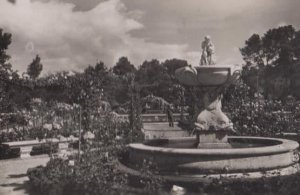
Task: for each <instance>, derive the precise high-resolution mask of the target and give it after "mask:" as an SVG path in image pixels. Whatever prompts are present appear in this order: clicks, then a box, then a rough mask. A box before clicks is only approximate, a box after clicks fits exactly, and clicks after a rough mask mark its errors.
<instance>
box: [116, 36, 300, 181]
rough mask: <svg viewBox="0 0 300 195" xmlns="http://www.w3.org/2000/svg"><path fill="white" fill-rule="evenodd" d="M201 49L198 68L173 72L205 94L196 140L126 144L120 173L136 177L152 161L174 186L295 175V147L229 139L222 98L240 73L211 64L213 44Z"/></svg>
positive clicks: (271, 140) (279, 141) (280, 142)
mask: <svg viewBox="0 0 300 195" xmlns="http://www.w3.org/2000/svg"><path fill="white" fill-rule="evenodd" d="M206 41H207V40H206ZM209 42H210V39H209ZM205 44H206V45H205ZM209 47H211V48H209ZM202 48H203V50H207V51H203V53H202V57H201V65H200V66H197V67H192V66H186V67H183V68H180V69H178V70H176V72H175V76H176V77H177V79H178V80H179V81H180V82H181V83H182V84H185V85H189V86H195V87H201V88H203V89H204V95H203V99H202V100H203V103H204V106H203V109H202V110H201V111H200V114H199V115H198V117H197V120H196V121H195V134H196V136H195V137H182V138H170V139H153V140H148V141H145V142H144V143H132V144H129V146H128V149H129V152H128V156H127V159H126V160H125V161H124V162H122V163H121V168H122V169H123V170H124V171H126V172H128V173H130V174H132V175H136V176H138V175H139V169H140V168H142V167H143V166H144V162H145V161H148V162H152V163H153V164H155V165H156V167H157V171H158V175H159V176H161V177H163V178H164V179H166V180H167V181H170V182H175V183H186V182H187V183H190V182H192V183H194V182H203V181H208V180H209V181H211V180H213V179H215V178H227V179H240V178H246V179H251V178H252V179H253V178H260V177H273V176H278V175H290V174H294V173H296V172H297V171H298V170H299V166H298V161H299V159H298V153H297V148H298V146H299V144H298V143H297V142H295V141H291V140H286V139H278V138H267V137H247V136H229V135H228V134H229V132H233V131H234V130H233V125H232V123H231V121H230V120H229V118H228V117H227V116H226V115H225V114H224V113H223V112H222V110H221V100H222V93H223V92H224V90H225V89H226V88H227V87H228V86H229V85H230V84H232V83H233V82H235V81H236V80H237V78H238V77H239V75H240V71H241V68H240V67H239V66H234V65H215V64H214V62H213V60H211V59H213V56H211V55H213V54H214V52H213V45H212V43H211V42H210V43H209V44H207V43H203V44H202Z"/></svg>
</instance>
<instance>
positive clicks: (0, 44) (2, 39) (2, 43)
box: [0, 28, 11, 65]
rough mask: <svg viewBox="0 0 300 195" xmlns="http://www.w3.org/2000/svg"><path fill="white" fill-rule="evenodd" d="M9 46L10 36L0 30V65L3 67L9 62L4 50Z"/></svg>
mask: <svg viewBox="0 0 300 195" xmlns="http://www.w3.org/2000/svg"><path fill="white" fill-rule="evenodd" d="M10 44H11V34H10V33H3V30H2V29H1V28H0V64H1V65H3V64H5V63H6V61H7V60H9V58H10V56H9V55H7V53H6V50H7V49H8V46H9V45H10Z"/></svg>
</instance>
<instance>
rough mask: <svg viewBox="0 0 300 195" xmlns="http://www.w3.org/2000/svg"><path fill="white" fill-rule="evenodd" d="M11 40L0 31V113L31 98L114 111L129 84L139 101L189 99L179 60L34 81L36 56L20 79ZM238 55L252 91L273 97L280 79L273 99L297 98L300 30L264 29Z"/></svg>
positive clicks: (121, 63) (38, 68)
mask: <svg viewBox="0 0 300 195" xmlns="http://www.w3.org/2000/svg"><path fill="white" fill-rule="evenodd" d="M11 39H12V35H11V34H10V33H6V32H3V30H2V29H0V92H1V95H0V110H1V111H2V112H12V111H13V110H15V109H17V108H18V107H26V108H29V100H30V99H32V98H42V99H44V100H45V101H54V100H57V101H61V102H66V103H70V104H72V103H77V104H80V105H83V106H86V105H92V104H93V105H94V104H99V102H101V101H107V102H109V103H110V104H111V105H112V107H118V106H120V105H123V104H125V103H126V102H128V101H130V99H131V96H132V95H131V93H132V91H133V90H132V89H130V86H132V82H133V83H134V85H135V88H137V89H138V92H139V93H140V96H141V97H146V96H148V95H154V96H158V97H161V98H163V99H165V100H166V101H168V102H170V103H173V104H176V105H180V104H181V103H180V102H182V101H181V100H178V99H180V98H178V97H181V96H182V95H184V96H187V95H189V89H188V88H187V87H186V86H182V85H180V83H178V82H177V80H176V78H175V76H174V73H175V70H176V69H177V68H180V67H183V66H188V65H189V64H188V62H187V61H186V60H181V59H169V60H165V61H163V62H160V61H158V60H156V59H153V60H149V61H144V62H143V63H142V64H141V65H140V66H139V67H136V66H134V65H133V64H132V63H131V62H130V61H129V59H128V58H127V57H124V56H123V57H120V58H119V60H118V62H117V63H116V64H115V65H114V66H113V67H112V68H108V67H107V66H106V65H105V64H104V63H103V62H101V61H99V62H97V63H96V64H95V65H94V66H92V65H89V66H88V67H87V68H85V69H84V71H83V72H73V71H72V72H70V71H69V72H68V71H62V72H57V73H52V74H49V75H46V76H43V77H39V76H40V73H41V72H42V69H43V65H42V62H41V61H42V59H41V58H40V56H39V55H37V56H36V57H35V58H34V59H33V61H32V62H31V63H30V64H29V65H28V68H27V72H26V74H27V75H28V77H29V78H28V77H26V76H24V74H23V76H20V75H19V74H17V71H14V70H13V69H12V65H11V64H10V63H9V59H10V56H9V55H8V54H7V53H6V51H7V49H8V47H9V45H10V44H11ZM240 51H241V54H242V56H243V58H244V60H245V63H246V64H245V65H244V66H243V75H242V79H243V81H244V82H245V83H246V84H248V85H249V86H250V87H251V88H252V89H253V90H254V91H256V92H260V93H261V94H263V95H264V96H265V97H269V96H270V95H271V94H272V93H274V92H276V89H274V88H276V86H275V87H274V81H277V80H276V79H278V78H283V84H286V83H287V84H288V85H287V86H284V87H283V90H282V91H281V92H280V93H279V95H278V96H279V98H284V97H286V96H287V95H290V94H292V95H295V96H296V97H298V98H299V97H300V94H299V92H298V91H300V90H297V89H299V73H300V68H299V67H300V31H296V30H295V29H294V27H293V26H291V25H288V26H283V27H278V28H274V29H270V30H268V31H267V32H266V33H265V34H264V35H263V36H260V35H258V34H253V35H252V36H251V37H250V38H249V39H248V40H246V41H245V46H244V47H242V48H241V49H240ZM297 82H298V85H297ZM275 83H276V82H275ZM279 84H280V83H279ZM277 88H278V87H277ZM275 97H276V96H275ZM276 98H278V97H276ZM181 99H182V98H181ZM185 99H186V101H183V102H188V101H187V100H188V97H185Z"/></svg>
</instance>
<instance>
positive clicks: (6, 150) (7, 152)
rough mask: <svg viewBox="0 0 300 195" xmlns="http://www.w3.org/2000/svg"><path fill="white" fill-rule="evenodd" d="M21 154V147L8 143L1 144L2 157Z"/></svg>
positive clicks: (0, 155)
mask: <svg viewBox="0 0 300 195" xmlns="http://www.w3.org/2000/svg"><path fill="white" fill-rule="evenodd" d="M20 154H21V153H20V148H10V147H9V146H8V145H6V144H0V159H7V158H15V157H19V156H20Z"/></svg>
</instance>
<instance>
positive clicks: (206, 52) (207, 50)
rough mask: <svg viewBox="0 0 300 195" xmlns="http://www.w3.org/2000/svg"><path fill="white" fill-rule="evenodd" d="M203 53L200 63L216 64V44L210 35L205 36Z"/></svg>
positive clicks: (202, 45)
mask: <svg viewBox="0 0 300 195" xmlns="http://www.w3.org/2000/svg"><path fill="white" fill-rule="evenodd" d="M201 48H202V55H201V60H200V65H213V64H215V59H214V58H215V55H214V54H215V46H214V44H213V43H212V42H211V40H210V36H209V35H207V36H205V37H204V41H203V42H202V44H201Z"/></svg>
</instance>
